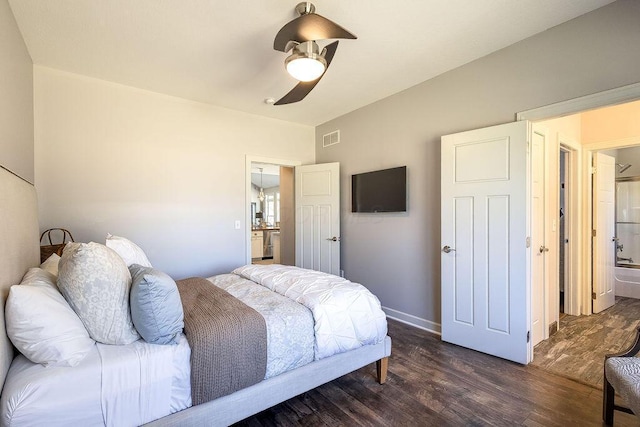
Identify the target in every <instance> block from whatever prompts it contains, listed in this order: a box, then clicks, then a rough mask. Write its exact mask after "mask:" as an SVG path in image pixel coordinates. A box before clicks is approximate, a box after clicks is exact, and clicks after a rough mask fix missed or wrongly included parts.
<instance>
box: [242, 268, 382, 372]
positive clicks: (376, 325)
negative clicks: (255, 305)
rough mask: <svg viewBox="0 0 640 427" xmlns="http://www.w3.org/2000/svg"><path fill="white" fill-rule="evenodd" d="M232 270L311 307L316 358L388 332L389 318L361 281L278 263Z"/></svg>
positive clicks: (375, 340)
mask: <svg viewBox="0 0 640 427" xmlns="http://www.w3.org/2000/svg"><path fill="white" fill-rule="evenodd" d="M233 273H234V274H237V275H239V276H242V277H244V278H246V279H249V280H252V281H254V282H256V283H258V284H261V285H262V286H265V287H267V288H269V289H271V290H272V291H274V292H277V293H279V294H280V295H284V296H286V297H288V298H290V299H292V300H294V301H296V302H298V303H300V304H302V305H304V306H306V307H307V308H308V309H309V310H311V312H312V314H313V318H314V321H315V326H314V328H315V359H316V360H319V359H322V358H325V357H329V356H331V355H333V354H337V353H342V352H345V351H348V350H353V349H355V348H358V347H361V346H363V345H368V344H377V343H379V342H381V341H382V340H383V339H384V337H385V336H386V335H387V319H386V316H385V314H384V312H383V311H382V308H381V307H380V301H379V300H378V298H376V296H375V295H373V294H372V293H371V292H369V290H368V289H367V288H365V287H364V286H362V285H361V284H358V283H354V282H351V281H349V280H347V279H344V278H342V277H338V276H334V275H331V274H326V273H322V272H319V271H312V270H306V269H302V268H297V267H291V266H284V265H278V264H274V265H246V266H244V267H240V268H237V269H235V270H234V271H233Z"/></svg>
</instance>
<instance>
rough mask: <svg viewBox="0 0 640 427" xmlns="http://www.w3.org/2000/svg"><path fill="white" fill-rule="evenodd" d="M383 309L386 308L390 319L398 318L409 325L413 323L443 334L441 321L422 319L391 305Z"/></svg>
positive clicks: (417, 326)
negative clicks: (395, 308)
mask: <svg viewBox="0 0 640 427" xmlns="http://www.w3.org/2000/svg"><path fill="white" fill-rule="evenodd" d="M382 310H384V312H385V314H386V315H387V317H388V318H389V319H393V320H397V321H398V322H402V323H406V324H407V325H411V326H413V327H416V328H419V329H424V330H425V331H427V332H431V333H432V334H436V335H442V333H441V330H442V328H441V325H440V323H436V322H432V321H431V320H426V319H422V318H420V317H417V316H414V315H412V314H407V313H403V312H401V311H398V310H394V309H392V308H389V307H382Z"/></svg>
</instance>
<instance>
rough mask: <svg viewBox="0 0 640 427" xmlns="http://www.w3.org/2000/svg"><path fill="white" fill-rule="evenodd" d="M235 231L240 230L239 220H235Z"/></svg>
mask: <svg viewBox="0 0 640 427" xmlns="http://www.w3.org/2000/svg"><path fill="white" fill-rule="evenodd" d="M236 230H240V220H239V219H236Z"/></svg>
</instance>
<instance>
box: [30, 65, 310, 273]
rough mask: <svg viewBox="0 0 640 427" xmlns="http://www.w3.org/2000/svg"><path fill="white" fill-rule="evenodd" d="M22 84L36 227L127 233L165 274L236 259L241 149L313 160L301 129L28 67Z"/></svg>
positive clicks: (96, 235)
mask: <svg viewBox="0 0 640 427" xmlns="http://www.w3.org/2000/svg"><path fill="white" fill-rule="evenodd" d="M34 92H35V180H36V188H37V190H38V197H39V211H40V212H39V213H40V227H41V229H46V228H49V227H64V228H68V229H69V230H71V232H72V233H73V235H74V237H75V239H76V241H91V240H93V241H99V242H103V241H104V236H105V234H106V233H107V232H110V233H112V234H116V235H123V236H126V237H129V238H130V239H132V240H133V241H135V242H136V243H138V244H139V245H140V246H141V247H142V248H143V249H144V250H145V252H146V253H147V255H148V256H149V259H150V261H151V262H152V264H154V266H156V267H157V268H160V269H161V270H164V271H166V272H167V273H169V274H170V275H171V276H173V277H175V278H182V277H185V276H193V275H200V276H207V275H210V274H213V273H221V272H228V271H229V270H230V269H232V268H234V267H236V266H239V265H242V264H244V263H245V255H246V248H245V245H246V236H247V234H246V233H248V230H249V223H248V218H249V215H250V212H249V210H248V207H246V206H245V201H246V200H247V199H246V198H245V191H246V187H247V186H246V183H245V176H246V172H245V162H246V160H245V157H246V156H247V155H252V156H261V157H275V158H282V159H293V160H298V161H301V162H303V163H313V162H314V157H315V156H314V130H313V128H312V127H309V126H302V125H297V124H292V123H288V122H284V121H279V120H274V119H267V118H262V117H258V116H253V115H249V114H244V113H239V112H235V111H232V110H227V109H223V108H219V107H214V106H210V105H206V104H200V103H196V102H192V101H187V100H183V99H179V98H175V97H170V96H166V95H161V94H157V93H152V92H148V91H144V90H140V89H135V88H131V87H127V86H122V85H118V84H113V83H109V82H105V81H101V80H96V79H92V78H88V77H84V76H79V75H74V74H69V73H65V72H61V71H57V70H52V69H49V68H43V67H40V66H36V67H34ZM235 220H240V221H241V228H240V229H239V230H236V229H235V228H234V221H235Z"/></svg>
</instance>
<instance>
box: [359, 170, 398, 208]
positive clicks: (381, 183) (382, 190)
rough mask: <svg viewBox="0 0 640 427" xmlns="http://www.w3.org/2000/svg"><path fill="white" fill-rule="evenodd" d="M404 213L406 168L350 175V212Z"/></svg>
mask: <svg viewBox="0 0 640 427" xmlns="http://www.w3.org/2000/svg"><path fill="white" fill-rule="evenodd" d="M406 211H407V167H406V166H400V167H397V168H391V169H383V170H378V171H373V172H365V173H360V174H356V175H351V212H406Z"/></svg>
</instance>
